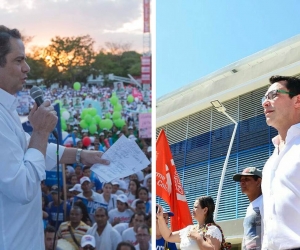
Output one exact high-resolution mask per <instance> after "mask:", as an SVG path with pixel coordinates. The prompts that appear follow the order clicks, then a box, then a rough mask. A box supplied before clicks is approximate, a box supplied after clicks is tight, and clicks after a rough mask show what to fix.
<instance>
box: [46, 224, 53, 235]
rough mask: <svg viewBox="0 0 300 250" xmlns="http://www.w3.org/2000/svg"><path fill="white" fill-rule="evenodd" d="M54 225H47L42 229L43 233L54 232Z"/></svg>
mask: <svg viewBox="0 0 300 250" xmlns="http://www.w3.org/2000/svg"><path fill="white" fill-rule="evenodd" d="M55 231H56V230H55V227H53V226H51V225H47V227H46V228H45V230H44V234H45V235H46V233H55Z"/></svg>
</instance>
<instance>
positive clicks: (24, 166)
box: [0, 89, 64, 250]
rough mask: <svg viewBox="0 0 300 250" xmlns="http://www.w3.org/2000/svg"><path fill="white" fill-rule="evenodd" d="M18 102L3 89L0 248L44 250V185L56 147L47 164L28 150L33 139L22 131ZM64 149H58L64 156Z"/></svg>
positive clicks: (0, 97)
mask: <svg viewBox="0 0 300 250" xmlns="http://www.w3.org/2000/svg"><path fill="white" fill-rule="evenodd" d="M16 108H17V100H16V98H15V97H14V96H13V95H10V94H8V93H7V92H5V91H4V90H2V89H0V159H1V162H0V232H1V233H0V247H1V250H11V249H37V250H40V249H44V227H43V221H42V193H41V186H40V185H41V181H42V180H44V179H45V178H46V173H45V169H46V166H47V170H50V169H52V168H53V167H55V165H56V145H55V144H49V146H48V148H47V157H46V160H45V158H44V155H43V154H42V153H41V152H40V151H39V150H37V149H34V148H30V149H27V147H28V143H29V140H30V135H29V134H27V133H25V132H24V131H23V128H22V124H21V122H20V119H19V116H18V114H17V111H16ZM63 151H64V148H63V147H60V149H59V155H60V156H61V155H62V153H63Z"/></svg>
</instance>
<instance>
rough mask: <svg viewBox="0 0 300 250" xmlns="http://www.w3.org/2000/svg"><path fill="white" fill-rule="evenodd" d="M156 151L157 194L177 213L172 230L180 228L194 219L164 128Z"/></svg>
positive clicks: (158, 139)
mask: <svg viewBox="0 0 300 250" xmlns="http://www.w3.org/2000/svg"><path fill="white" fill-rule="evenodd" d="M156 152H157V153H156V195H157V196H159V197H160V198H162V199H163V200H164V201H165V202H166V203H167V204H168V205H169V207H170V210H171V211H172V212H173V213H174V215H175V216H173V217H171V228H172V230H174V231H176V230H180V229H182V228H184V227H186V226H188V225H191V224H193V221H192V217H191V216H190V210H189V207H188V204H187V202H186V197H185V193H184V190H183V188H182V185H181V182H180V178H179V176H178V173H177V171H176V167H175V164H174V161H173V157H172V153H171V150H170V147H169V144H168V140H167V137H166V134H165V132H164V130H161V132H160V134H159V136H158V138H157V141H156Z"/></svg>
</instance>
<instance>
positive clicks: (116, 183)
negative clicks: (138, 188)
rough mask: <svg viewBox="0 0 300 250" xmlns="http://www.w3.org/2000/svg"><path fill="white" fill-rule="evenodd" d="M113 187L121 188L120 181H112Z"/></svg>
mask: <svg viewBox="0 0 300 250" xmlns="http://www.w3.org/2000/svg"><path fill="white" fill-rule="evenodd" d="M111 185H119V186H120V184H119V182H118V181H111Z"/></svg>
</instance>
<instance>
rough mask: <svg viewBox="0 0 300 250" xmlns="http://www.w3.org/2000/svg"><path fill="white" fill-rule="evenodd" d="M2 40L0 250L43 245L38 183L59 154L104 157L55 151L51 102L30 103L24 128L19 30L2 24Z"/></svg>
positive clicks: (24, 67) (87, 159)
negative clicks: (20, 108)
mask: <svg viewBox="0 0 300 250" xmlns="http://www.w3.org/2000/svg"><path fill="white" fill-rule="evenodd" d="M0 44H1V46H0V142H1V143H0V159H1V164H0V173H1V175H0V218H1V219H0V221H1V223H0V232H2V233H1V234H0V246H1V250H11V249H20V248H22V249H43V248H44V233H43V229H44V226H43V221H42V220H41V218H42V209H41V207H42V193H41V186H40V185H41V181H42V180H44V179H46V172H45V170H46V169H47V170H51V169H53V168H54V167H55V166H56V158H57V154H58V155H59V160H60V163H74V162H82V163H83V164H85V165H89V166H91V165H93V164H94V163H99V162H102V163H104V164H107V161H104V160H103V159H101V156H102V153H101V152H99V151H98V152H96V151H94V152H93V151H86V150H85V151H81V150H78V149H75V148H64V147H59V150H58V152H57V150H56V145H55V144H48V138H49V135H50V133H51V132H52V131H53V129H54V128H55V126H56V123H57V120H58V117H57V115H56V112H55V110H54V108H53V106H51V104H50V101H45V102H43V103H42V104H41V105H40V107H37V105H36V104H34V107H33V108H32V110H31V111H30V113H29V116H28V119H29V121H30V124H31V126H32V128H33V130H32V134H31V136H30V135H29V134H28V133H25V132H24V130H23V128H22V124H21V122H20V119H19V117H18V114H17V111H16V108H17V99H16V97H15V94H16V93H17V92H18V91H20V90H22V88H23V84H25V83H26V79H27V74H28V73H29V71H30V68H29V66H28V64H27V63H26V55H25V48H24V44H23V42H22V37H21V34H20V32H19V31H18V30H17V29H9V28H7V27H5V26H3V25H0ZM16 218H18V223H17V224H16V223H15V220H16ZM11 225H14V226H13V227H12V226H11ZM28 225H30V227H28Z"/></svg>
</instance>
